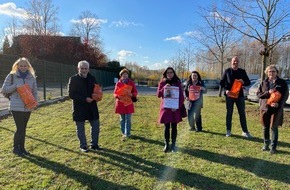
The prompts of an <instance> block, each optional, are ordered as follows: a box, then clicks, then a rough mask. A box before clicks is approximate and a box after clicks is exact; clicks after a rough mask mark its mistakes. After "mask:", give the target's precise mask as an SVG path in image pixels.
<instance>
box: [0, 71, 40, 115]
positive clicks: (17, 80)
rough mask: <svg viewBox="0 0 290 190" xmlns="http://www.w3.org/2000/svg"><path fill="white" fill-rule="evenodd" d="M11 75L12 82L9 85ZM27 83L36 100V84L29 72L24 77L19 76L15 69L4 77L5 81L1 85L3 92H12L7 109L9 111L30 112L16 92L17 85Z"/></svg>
mask: <svg viewBox="0 0 290 190" xmlns="http://www.w3.org/2000/svg"><path fill="white" fill-rule="evenodd" d="M11 77H13V84H12V85H11ZM25 83H26V84H28V85H29V87H30V88H31V92H32V95H33V97H34V98H35V100H36V101H37V84H36V79H35V77H33V76H32V74H31V73H30V72H29V73H28V74H27V76H26V77H25V79H23V78H21V77H20V74H19V71H16V73H14V74H12V75H11V74H8V75H7V77H6V78H5V81H4V83H3V86H2V92H3V93H12V94H11V96H10V101H9V106H8V109H9V110H10V111H22V112H30V111H31V110H30V109H27V108H26V107H25V105H24V103H23V101H22V99H21V98H20V95H19V93H18V92H17V86H20V85H22V84H25Z"/></svg>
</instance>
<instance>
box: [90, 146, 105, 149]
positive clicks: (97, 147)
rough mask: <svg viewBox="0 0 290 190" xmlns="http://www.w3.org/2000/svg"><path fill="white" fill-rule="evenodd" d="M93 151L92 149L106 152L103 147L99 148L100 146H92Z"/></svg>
mask: <svg viewBox="0 0 290 190" xmlns="http://www.w3.org/2000/svg"><path fill="white" fill-rule="evenodd" d="M91 149H92V150H104V149H102V148H101V147H99V145H92V146H91Z"/></svg>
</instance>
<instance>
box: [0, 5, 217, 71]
mask: <svg viewBox="0 0 290 190" xmlns="http://www.w3.org/2000/svg"><path fill="white" fill-rule="evenodd" d="M27 2H28V1H27V0H13V1H9V0H0V32H1V31H3V30H4V28H5V27H7V23H8V22H9V21H10V20H11V19H12V15H15V14H16V13H18V12H21V11H22V10H21V9H22V8H23V7H26V5H27ZM205 2H206V3H210V2H212V1H205V0H203V1H202V0H53V4H54V5H55V6H56V7H58V8H59V12H58V18H59V25H60V26H61V32H62V33H63V34H64V35H68V34H69V31H70V27H71V20H73V19H78V17H79V15H80V14H81V12H83V11H86V10H89V11H91V12H92V13H95V14H96V15H98V17H99V19H101V20H102V21H103V22H102V24H101V25H100V26H101V30H100V37H101V40H102V42H103V48H104V51H105V53H106V54H107V55H108V58H109V59H110V60H119V61H120V62H121V64H124V63H125V62H136V63H137V64H138V65H140V66H147V67H149V68H150V69H159V68H164V67H166V66H168V65H167V62H168V61H169V60H170V59H171V58H172V57H174V56H175V55H176V54H177V51H178V49H180V48H182V47H183V46H184V45H185V42H186V40H185V39H186V34H187V33H188V32H192V31H193V29H194V25H195V24H196V23H198V22H199V20H200V17H199V16H198V13H197V12H198V6H206V4H205ZM9 3H10V4H9ZM2 33H3V32H2ZM0 36H3V34H1V35H0Z"/></svg>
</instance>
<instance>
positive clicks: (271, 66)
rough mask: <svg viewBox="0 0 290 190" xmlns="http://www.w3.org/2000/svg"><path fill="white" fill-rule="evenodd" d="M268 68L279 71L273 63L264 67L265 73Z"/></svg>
mask: <svg viewBox="0 0 290 190" xmlns="http://www.w3.org/2000/svg"><path fill="white" fill-rule="evenodd" d="M270 69H275V70H276V72H277V74H278V73H279V71H278V69H277V67H276V66H275V65H269V66H268V67H266V69H265V74H267V73H268V71H269V70H270Z"/></svg>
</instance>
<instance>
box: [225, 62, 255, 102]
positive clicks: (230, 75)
mask: <svg viewBox="0 0 290 190" xmlns="http://www.w3.org/2000/svg"><path fill="white" fill-rule="evenodd" d="M235 79H242V80H243V81H244V84H243V86H249V85H250V84H251V81H250V79H249V77H248V75H247V73H246V71H245V70H244V69H241V68H238V69H237V70H233V69H232V68H227V69H226V70H225V72H224V74H223V76H222V79H221V81H220V85H221V87H222V88H224V90H225V91H224V95H226V90H229V91H230V90H231V88H232V86H233V84H234V81H235ZM239 97H244V91H243V90H242V89H241V90H240V92H239Z"/></svg>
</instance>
